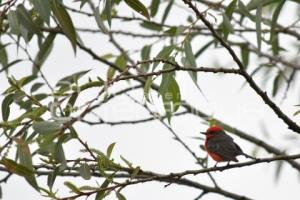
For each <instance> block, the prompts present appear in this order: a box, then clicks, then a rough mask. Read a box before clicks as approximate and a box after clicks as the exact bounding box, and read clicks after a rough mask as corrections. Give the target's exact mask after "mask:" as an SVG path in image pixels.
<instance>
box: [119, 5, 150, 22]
mask: <svg viewBox="0 0 300 200" xmlns="http://www.w3.org/2000/svg"><path fill="white" fill-rule="evenodd" d="M125 3H126V4H127V5H128V6H129V7H131V8H132V9H133V10H135V11H136V12H138V13H139V14H141V15H143V16H144V17H146V18H147V19H148V20H150V16H149V13H148V10H147V8H146V7H145V6H144V4H142V3H141V2H140V1H139V0H125Z"/></svg>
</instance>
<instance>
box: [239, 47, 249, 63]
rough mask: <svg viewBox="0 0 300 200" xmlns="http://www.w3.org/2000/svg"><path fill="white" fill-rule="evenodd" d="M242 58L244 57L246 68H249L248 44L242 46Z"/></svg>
mask: <svg viewBox="0 0 300 200" xmlns="http://www.w3.org/2000/svg"><path fill="white" fill-rule="evenodd" d="M240 47H241V56H242V62H243V65H244V67H245V68H247V66H248V64H249V54H250V51H249V49H248V47H247V45H246V44H242V45H241V46H240Z"/></svg>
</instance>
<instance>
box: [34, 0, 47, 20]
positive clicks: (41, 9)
mask: <svg viewBox="0 0 300 200" xmlns="http://www.w3.org/2000/svg"><path fill="white" fill-rule="evenodd" d="M31 3H32V4H33V6H34V9H35V10H36V11H38V13H39V15H40V16H41V18H42V19H43V20H44V21H45V22H46V23H47V24H48V25H49V22H50V12H51V8H50V2H49V0H31Z"/></svg>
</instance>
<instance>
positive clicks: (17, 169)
mask: <svg viewBox="0 0 300 200" xmlns="http://www.w3.org/2000/svg"><path fill="white" fill-rule="evenodd" d="M0 163H1V164H3V165H4V166H5V168H6V169H7V170H8V171H9V172H10V173H13V174H18V175H20V176H23V177H24V178H25V179H26V181H27V182H28V183H29V184H30V185H31V186H32V187H33V188H34V189H36V190H37V191H39V187H38V184H37V182H36V179H35V176H34V173H33V171H32V170H30V169H28V168H27V167H25V166H23V165H19V164H18V163H16V162H15V161H13V160H11V159H8V158H3V159H2V160H1V161H0Z"/></svg>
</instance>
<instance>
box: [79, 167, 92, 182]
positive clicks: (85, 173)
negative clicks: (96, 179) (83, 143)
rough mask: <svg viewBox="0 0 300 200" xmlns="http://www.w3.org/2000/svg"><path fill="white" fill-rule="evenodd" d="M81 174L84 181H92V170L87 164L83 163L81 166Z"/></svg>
mask: <svg viewBox="0 0 300 200" xmlns="http://www.w3.org/2000/svg"><path fill="white" fill-rule="evenodd" d="M79 174H80V176H81V177H82V178H83V179H85V180H90V179H91V168H90V166H89V165H88V164H86V163H83V164H82V165H80V167H79Z"/></svg>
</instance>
